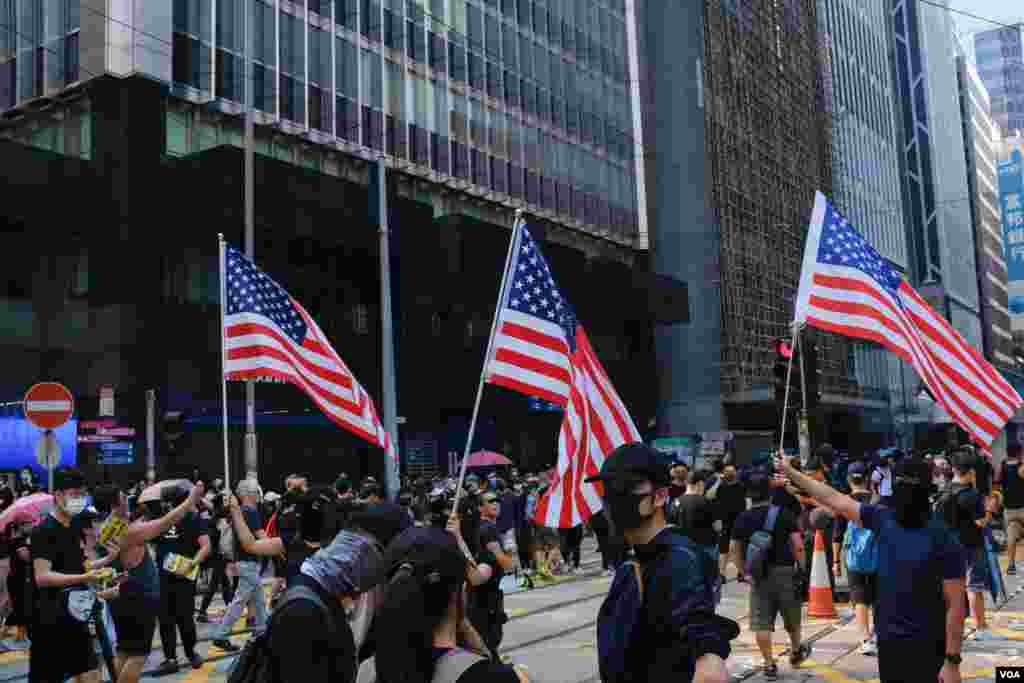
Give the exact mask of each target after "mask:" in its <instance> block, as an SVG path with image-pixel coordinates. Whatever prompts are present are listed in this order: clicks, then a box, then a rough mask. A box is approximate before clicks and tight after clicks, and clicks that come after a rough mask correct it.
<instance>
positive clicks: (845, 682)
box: [795, 659, 861, 683]
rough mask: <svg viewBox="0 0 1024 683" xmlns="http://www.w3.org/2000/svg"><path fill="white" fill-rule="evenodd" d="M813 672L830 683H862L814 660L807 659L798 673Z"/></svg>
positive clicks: (798, 669)
mask: <svg viewBox="0 0 1024 683" xmlns="http://www.w3.org/2000/svg"><path fill="white" fill-rule="evenodd" d="M808 669H810V670H813V671H814V673H816V674H817V675H819V676H821V677H822V678H824V679H825V680H826V681H828V683H861V682H860V681H858V680H857V679H856V678H851V677H849V676H847V675H846V674H844V673H843V672H842V671H837V670H836V669H833V668H832V667H830V666H826V665H824V664H818V663H817V662H816V661H814V660H813V659H805V660H804V661H803V663H802V664H800V666H798V667H797V668H796V669H795V670H796V671H805V670H808Z"/></svg>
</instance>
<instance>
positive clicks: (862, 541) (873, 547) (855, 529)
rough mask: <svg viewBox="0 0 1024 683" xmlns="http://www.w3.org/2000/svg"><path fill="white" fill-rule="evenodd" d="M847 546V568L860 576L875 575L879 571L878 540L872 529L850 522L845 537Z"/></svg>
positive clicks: (844, 542)
mask: <svg viewBox="0 0 1024 683" xmlns="http://www.w3.org/2000/svg"><path fill="white" fill-rule="evenodd" d="M843 545H844V546H846V568H847V569H849V570H850V571H852V572H857V573H858V574H874V573H876V572H877V571H878V539H877V538H876V537H875V533H874V532H873V531H871V529H865V528H864V527H862V526H861V525H859V524H857V523H855V522H850V523H849V524H847V525H846V534H845V535H844V536H843Z"/></svg>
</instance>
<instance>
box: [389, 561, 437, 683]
mask: <svg viewBox="0 0 1024 683" xmlns="http://www.w3.org/2000/svg"><path fill="white" fill-rule="evenodd" d="M442 588H443V590H442ZM450 595H451V591H450V587H443V586H438V585H436V584H434V585H424V582H423V581H422V580H421V579H420V578H419V577H418V576H416V573H415V569H414V567H413V566H412V565H411V564H403V565H402V566H400V567H399V568H398V570H397V572H396V573H395V575H394V577H393V578H392V579H391V582H390V583H389V584H388V586H387V589H386V593H385V596H384V603H383V604H382V605H381V606H380V608H379V609H378V611H377V615H376V620H377V628H378V636H379V637H380V639H381V640H382V641H384V642H387V643H388V646H387V656H386V657H378V658H377V680H378V681H379V682H380V683H425V682H427V681H429V680H430V678H431V672H433V670H434V662H433V656H432V651H433V645H434V629H435V628H436V627H437V625H438V624H440V623H441V622H442V621H443V620H444V618H445V615H446V612H447V610H448V599H449V597H450ZM442 603H443V604H442Z"/></svg>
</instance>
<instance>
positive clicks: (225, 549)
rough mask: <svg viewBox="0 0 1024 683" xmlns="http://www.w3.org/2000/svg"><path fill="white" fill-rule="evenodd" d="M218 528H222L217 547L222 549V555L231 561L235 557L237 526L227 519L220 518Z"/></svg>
mask: <svg viewBox="0 0 1024 683" xmlns="http://www.w3.org/2000/svg"><path fill="white" fill-rule="evenodd" d="M217 528H218V529H220V539H219V540H218V541H217V549H218V550H220V554H221V557H223V558H224V559H225V560H227V561H229V562H230V561H232V560H234V559H235V528H234V527H233V526H231V523H230V522H228V521H227V520H226V519H221V520H219V521H218V522H217Z"/></svg>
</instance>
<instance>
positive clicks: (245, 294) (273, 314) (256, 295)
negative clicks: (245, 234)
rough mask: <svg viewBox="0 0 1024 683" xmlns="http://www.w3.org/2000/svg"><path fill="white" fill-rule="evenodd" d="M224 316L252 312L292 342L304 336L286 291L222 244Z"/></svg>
mask: <svg viewBox="0 0 1024 683" xmlns="http://www.w3.org/2000/svg"><path fill="white" fill-rule="evenodd" d="M224 250H225V255H224V260H225V261H226V263H225V270H224V273H225V289H226V290H227V291H226V292H225V295H226V298H227V311H226V312H225V315H238V314H240V313H252V314H254V315H261V316H263V317H265V318H268V319H269V320H271V321H272V322H273V323H274V325H276V326H277V327H278V328H279V329H280V330H281V331H282V332H284V333H285V334H287V335H288V336H289V337H291V339H292V340H293V341H294V342H295V343H296V344H300V345H301V344H302V340H304V339H305V338H306V323H305V322H304V321H303V320H302V316H301V315H299V312H298V310H296V308H295V306H294V305H293V304H292V299H291V297H290V296H288V292H286V291H284V288H282V287H281V285H279V284H277V283H276V282H274V281H273V280H272V279H270V278H269V277H267V275H266V273H264V272H263V271H261V270H260V269H259V268H257V267H256V266H255V265H253V262H252V261H250V260H249V258H248V257H247V256H245V255H244V254H242V253H241V252H240V251H238V250H236V249H232V248H231V247H230V246H228V245H224Z"/></svg>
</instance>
